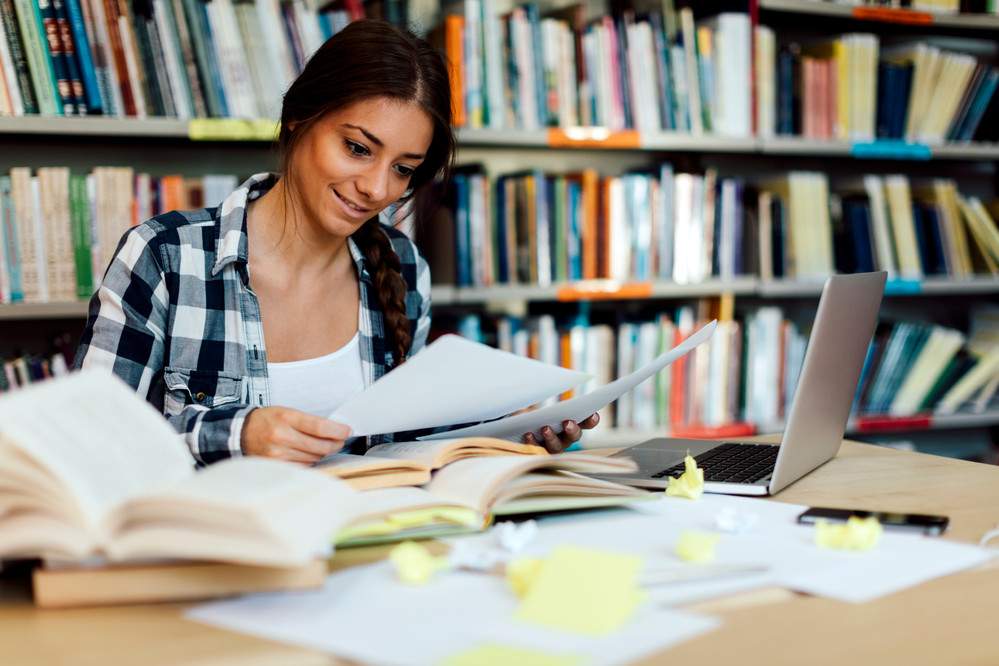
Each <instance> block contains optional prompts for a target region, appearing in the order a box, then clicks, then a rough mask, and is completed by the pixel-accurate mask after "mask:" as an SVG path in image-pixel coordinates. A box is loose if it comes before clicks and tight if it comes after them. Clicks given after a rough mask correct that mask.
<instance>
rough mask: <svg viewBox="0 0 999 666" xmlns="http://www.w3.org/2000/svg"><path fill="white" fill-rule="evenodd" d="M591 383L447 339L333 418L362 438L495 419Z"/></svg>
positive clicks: (567, 372)
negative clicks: (585, 383) (584, 383)
mask: <svg viewBox="0 0 999 666" xmlns="http://www.w3.org/2000/svg"><path fill="white" fill-rule="evenodd" d="M590 378H591V375H588V374H586V373H583V372H577V371H575V370H568V369H566V368H562V367H559V366H557V365H551V364H549V363H542V362H541V361H536V360H534V359H530V358H525V357H523V356H518V355H516V354H511V353H509V352H505V351H501V350H499V349H494V348H492V347H489V346H488V345H483V344H480V343H478V342H473V341H471V340H468V339H466V338H462V337H460V336H457V335H444V336H441V337H440V338H438V339H437V340H435V341H434V342H433V343H431V344H429V345H427V347H426V348H424V349H423V350H422V351H420V352H419V353H418V354H416V355H414V356H413V357H412V358H411V359H409V360H408V361H406V362H405V363H403V364H402V365H400V366H399V367H398V368H396V369H395V370H393V371H392V372H389V373H388V374H386V375H385V376H384V377H382V378H381V379H379V380H378V381H376V382H374V383H373V384H371V386H369V387H367V388H366V389H364V390H363V391H362V392H360V393H358V394H357V395H355V396H354V397H352V398H351V399H350V400H348V401H347V402H346V403H344V404H343V405H341V406H340V407H339V408H338V409H337V410H336V411H335V412H333V414H331V415H330V419H331V420H333V421H337V422H338V423H344V424H346V425H348V426H350V427H351V428H352V429H353V431H354V435H355V436H363V435H377V434H382V433H390V432H403V431H406V430H417V429H421V428H436V427H438V426H447V425H454V424H457V423H472V422H474V421H483V420H486V419H495V418H498V417H500V416H504V415H506V414H510V413H511V412H515V411H517V410H518V409H524V408H526V407H530V406H531V405H534V404H537V403H538V402H541V401H542V400H544V399H545V398H550V397H551V396H554V395H558V394H559V393H562V392H564V391H567V390H569V389H571V388H573V387H574V386H579V385H580V384H582V383H583V382H585V381H587V380H588V379H590Z"/></svg>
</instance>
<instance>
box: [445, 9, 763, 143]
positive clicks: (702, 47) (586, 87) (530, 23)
mask: <svg viewBox="0 0 999 666" xmlns="http://www.w3.org/2000/svg"><path fill="white" fill-rule="evenodd" d="M664 4H665V5H666V9H665V10H664V9H661V8H659V9H653V10H651V11H648V12H635V11H632V10H626V11H622V12H617V13H614V14H604V15H600V16H591V15H590V12H589V10H588V9H587V6H586V5H585V4H584V3H573V4H570V5H568V6H565V7H562V8H560V9H553V10H550V11H548V10H543V9H542V7H541V5H539V4H538V3H536V2H527V3H523V4H519V5H516V6H514V7H513V8H512V9H511V10H510V11H508V12H504V13H499V12H498V9H497V5H496V4H495V3H494V2H493V1H492V0H463V1H462V2H460V3H457V4H456V5H455V6H454V7H453V9H452V10H451V13H450V14H448V15H446V16H445V18H444V21H443V23H442V24H441V26H440V27H439V28H438V29H437V31H436V34H437V35H438V36H437V40H438V43H440V44H441V45H442V46H443V48H444V49H445V51H446V53H447V55H448V58H449V59H450V61H451V63H452V66H453V68H454V71H453V76H452V93H453V95H454V108H455V109H456V110H457V118H456V124H457V125H459V126H467V127H472V128H490V129H504V128H506V129H510V128H520V129H527V130H532V129H538V128H542V127H553V126H561V127H571V126H580V125H582V126H599V127H606V128H609V129H612V130H621V129H637V130H639V131H643V132H659V131H663V130H675V131H681V132H691V133H694V134H701V133H715V134H719V135H724V136H733V137H747V136H750V135H751V134H752V112H751V108H752V105H751V99H752V96H751V90H752V83H753V82H752V68H751V67H750V66H749V63H750V62H751V61H752V49H753V43H752V42H753V37H752V25H751V21H750V18H749V15H748V14H743V13H735V12H726V13H722V14H719V15H718V16H715V17H710V18H705V19H701V20H698V21H695V20H694V14H693V10H692V9H690V8H689V7H685V8H682V9H679V10H677V11H676V12H674V11H673V10H672V3H664Z"/></svg>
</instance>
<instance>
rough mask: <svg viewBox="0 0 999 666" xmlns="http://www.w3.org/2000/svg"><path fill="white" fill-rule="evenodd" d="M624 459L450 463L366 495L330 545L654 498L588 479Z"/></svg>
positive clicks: (471, 528) (624, 463)
mask: <svg viewBox="0 0 999 666" xmlns="http://www.w3.org/2000/svg"><path fill="white" fill-rule="evenodd" d="M634 467H635V463H634V461H632V460H630V459H622V458H611V457H607V456H598V455H591V454H585V453H574V452H573V453H563V454H560V455H557V456H545V455H541V456H478V457H472V458H466V459H463V460H457V461H454V462H451V463H449V464H447V465H445V466H444V467H442V468H441V469H439V470H437V471H435V472H434V475H433V479H432V480H431V481H430V482H429V483H426V484H424V485H423V486H420V487H399V488H383V489H379V490H369V491H365V492H363V493H361V499H362V501H363V502H364V503H365V504H364V506H363V508H362V509H361V510H360V512H359V513H358V515H357V516H356V517H355V519H354V521H353V522H352V523H351V524H350V525H348V526H346V527H345V528H344V529H343V530H342V531H341V532H340V533H339V534H338V535H337V536H336V543H337V545H338V546H343V545H360V544H365V543H373V542H378V541H395V540H400V539H415V538H429V537H438V536H443V535H446V534H456V533H464V532H476V531H480V530H483V529H485V528H486V527H488V526H489V525H490V524H492V523H493V522H494V521H495V520H497V519H499V518H500V517H504V516H526V515H536V514H545V513H551V512H556V511H571V510H578V509H591V508H596V507H607V506H617V505H620V504H624V503H627V502H633V501H639V500H643V499H649V498H651V497H653V496H658V495H659V493H655V492H650V491H647V490H643V489H640V488H633V487H630V486H625V485H622V484H619V483H615V482H612V481H606V480H603V479H595V478H592V477H590V476H587V475H589V474H616V473H621V472H627V471H628V470H629V469H634Z"/></svg>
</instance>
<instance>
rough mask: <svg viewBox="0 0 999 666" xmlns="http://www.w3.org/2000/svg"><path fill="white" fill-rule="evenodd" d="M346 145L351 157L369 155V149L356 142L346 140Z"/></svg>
mask: <svg viewBox="0 0 999 666" xmlns="http://www.w3.org/2000/svg"><path fill="white" fill-rule="evenodd" d="M344 143H345V144H347V150H348V151H350V154H351V155H357V156H359V157H360V156H364V155H367V154H368V149H367V148H365V147H364V146H362V145H361V144H359V143H357V142H356V141H351V140H349V139H346V140H345V141H344Z"/></svg>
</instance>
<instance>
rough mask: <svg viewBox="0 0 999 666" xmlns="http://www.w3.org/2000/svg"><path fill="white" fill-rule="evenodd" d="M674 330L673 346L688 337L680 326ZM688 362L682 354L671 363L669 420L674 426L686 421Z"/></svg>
mask: <svg viewBox="0 0 999 666" xmlns="http://www.w3.org/2000/svg"><path fill="white" fill-rule="evenodd" d="M673 331H674V333H673V346H674V347H675V346H676V345H678V344H680V343H681V342H683V339H684V338H685V337H686V332H685V331H683V330H681V328H680V327H679V326H676V327H674V329H673ZM686 363H687V357H686V356H681V357H680V358H678V359H676V360H675V361H673V362H672V363H671V364H670V372H672V373H673V377H672V380H671V382H670V392H669V422H670V425H674V426H675V425H677V424H681V423H683V422H684V419H683V412H684V409H685V404H684V402H685V398H686V395H687V386H686V379H687V373H686V367H685V366H686Z"/></svg>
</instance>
